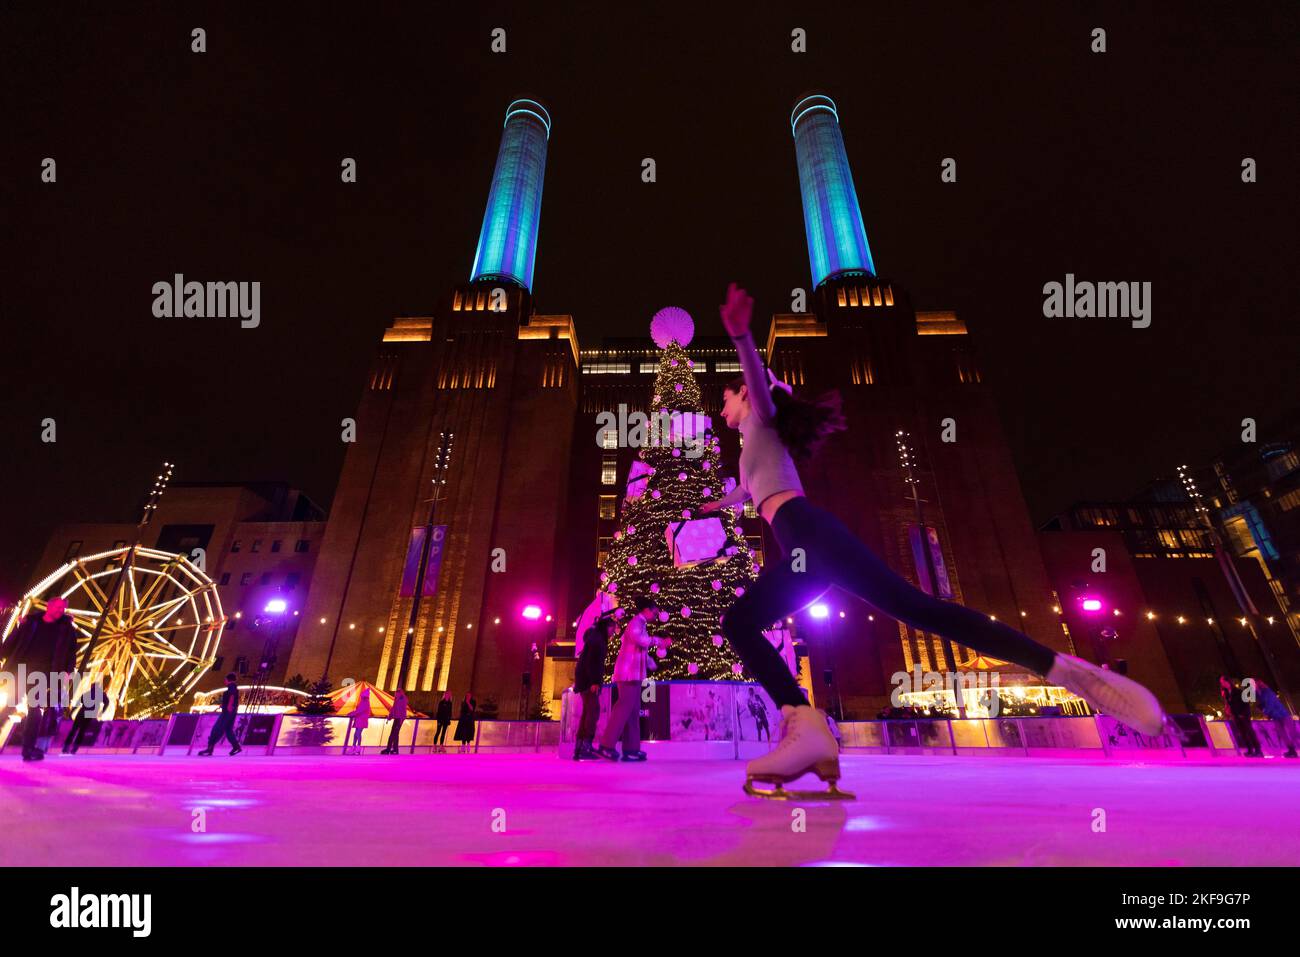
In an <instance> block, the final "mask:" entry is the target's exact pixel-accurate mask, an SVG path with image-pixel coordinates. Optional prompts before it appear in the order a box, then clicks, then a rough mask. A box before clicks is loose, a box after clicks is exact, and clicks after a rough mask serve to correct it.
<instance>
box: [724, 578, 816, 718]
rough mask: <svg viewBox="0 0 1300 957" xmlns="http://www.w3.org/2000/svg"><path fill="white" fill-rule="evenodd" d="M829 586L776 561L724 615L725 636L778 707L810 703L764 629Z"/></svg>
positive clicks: (796, 609)
mask: <svg viewBox="0 0 1300 957" xmlns="http://www.w3.org/2000/svg"><path fill="white" fill-rule="evenodd" d="M828 587H830V586H829V584H828V583H827V582H826V581H825V580H824V579H821V578H818V577H817V576H815V575H810V574H808V573H807V572H796V571H794V569H793V568H792V567H791V565H790V562H789V560H788V559H777V560H776V561H775V562H773V563H772V564H771V565H769V566H768V567H767V568H765V569H763V573H762V574H761V575H760V576H759V577H758V581H756V582H754V584H752V585H750V586H749V589H748V590H747V591H746V592H745V594H743V595H742V596H740V598H738V599H736V603H735V604H733V605H732V606H731V607H730V608H728V609H727V611H726V613H725V614H723V616H722V633H723V634H724V635H725V636H726V638H727V641H729V642H730V643H731V647H732V648H733V649H734V650H735V652H736V654H737V655H738V656H739V658H740V660H741V662H742V663H743V664H744V665H745V669H746V670H747V671H748V672H749V673H750V674H751V675H753V676H754V679H755V680H756V681H757V682H758V683H759V684H761V685H762V686H763V690H764V691H766V692H767V693H768V696H769V697H771V699H772V701H773V702H774V703H775V704H776V706H777V707H778V708H780V707H783V706H785V705H791V706H793V707H798V706H800V705H806V704H807V703H808V701H807V699H806V698H805V697H804V693H803V689H801V688H800V687H799V684H798V682H796V681H795V680H794V676H793V675H791V674H790V668H789V666H788V665H787V664H786V663H785V660H784V659H782V657H781V655H780V654H779V653H778V652H777V650H776V649H775V648H773V647H772V643H771V642H770V641H768V640H767V637H766V636H765V635H764V634H763V629H764V628H770V627H771V626H772V623H773V622H776V621H780V620H781V619H783V618H785V616H786V615H789V614H790V613H791V612H794V611H798V610H799V609H800V608H802V607H803V606H804V605H806V604H808V603H809V602H811V601H813V600H814V599H815V598H816V597H817V596H818V595H820V594H821V593H822V592H824V591H826V589H827V588H828Z"/></svg>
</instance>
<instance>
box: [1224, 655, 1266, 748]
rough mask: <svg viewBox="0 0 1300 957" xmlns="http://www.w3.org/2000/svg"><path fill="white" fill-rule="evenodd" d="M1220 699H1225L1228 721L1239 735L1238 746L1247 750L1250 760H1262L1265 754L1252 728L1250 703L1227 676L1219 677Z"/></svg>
mask: <svg viewBox="0 0 1300 957" xmlns="http://www.w3.org/2000/svg"><path fill="white" fill-rule="evenodd" d="M1219 697H1221V698H1223V706H1224V708H1225V709H1226V710H1227V717H1228V720H1229V721H1231V722H1232V727H1233V730H1234V731H1236V733H1237V746H1238V747H1244V748H1245V749H1246V757H1248V758H1262V757H1263V756H1264V752H1263V751H1261V750H1260V747H1259V738H1257V737H1256V736H1255V729H1254V728H1252V727H1251V726H1250V702H1249V701H1247V700H1246V699H1245V698H1243V697H1242V694H1241V690H1240V689H1239V688H1237V687H1236V686H1235V685H1234V684H1233V682H1232V679H1231V678H1229V677H1228V676H1227V675H1220V676H1219Z"/></svg>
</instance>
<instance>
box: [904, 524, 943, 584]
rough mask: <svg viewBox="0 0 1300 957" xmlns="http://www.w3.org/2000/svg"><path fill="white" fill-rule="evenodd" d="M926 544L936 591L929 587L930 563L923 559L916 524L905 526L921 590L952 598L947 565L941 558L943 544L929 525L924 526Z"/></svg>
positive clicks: (936, 532)
mask: <svg viewBox="0 0 1300 957" xmlns="http://www.w3.org/2000/svg"><path fill="white" fill-rule="evenodd" d="M925 537H926V544H927V545H928V546H929V549H930V562H931V563H932V565H933V568H934V577H935V579H936V580H937V581H938V583H939V589H938V592H937V593H936V591H935V590H934V589H933V588H931V587H930V567H931V566H930V565H927V563H926V561H925V553H924V552H922V551H921V535H920V532H918V530H917V526H915V525H909V526H908V527H907V538H908V540H909V541H910V542H911V544H912V560H913V561H914V562H916V575H917V578H919V579H920V583H921V590H922V591H924V592H926V593H927V594H930V595H934V594H937V595H938V596H939V597H940V598H949V599H950V598H952V597H953V593H952V581H951V580H950V579H949V578H948V566H947V565H946V564H945V563H944V560H943V546H941V545H940V544H939V532H938V530H937V529H934V528H931V527H930V526H929V525H927V526H926V527H925Z"/></svg>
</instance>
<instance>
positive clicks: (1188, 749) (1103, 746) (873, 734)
mask: <svg viewBox="0 0 1300 957" xmlns="http://www.w3.org/2000/svg"><path fill="white" fill-rule="evenodd" d="M216 717H217V716H216V714H214V713H207V714H174V715H171V716H170V717H169V718H167V719H148V720H142V721H133V720H121V721H104V722H100V724H99V727H98V728H96V729H95V732H94V736H93V738H88V739H87V740H86V741H85V742H84V743H83V744H82V745H81V748H80V750H81V751H82V752H84V753H87V754H169V755H176V754H186V755H193V754H196V753H197V752H198V751H200V750H201V749H202V748H204V747H206V745H207V740H208V734H209V733H210V731H211V729H212V726H213V724H214V723H215V721H216ZM1171 717H1172V718H1173V720H1174V722H1175V723H1176V724H1177V725H1178V726H1179V727H1180V729H1181V730H1182V731H1183V735H1182V736H1181V737H1179V736H1177V735H1173V734H1162V735H1155V736H1149V735H1143V734H1139V733H1138V732H1136V731H1134V730H1132V729H1131V728H1128V727H1125V726H1124V725H1122V724H1120V723H1119V722H1117V721H1115V720H1114V719H1113V718H1109V717H1107V716H1105V715H1093V716H1090V717H1068V718H1067V717H1030V718H969V719H965V720H959V719H951V720H949V719H897V720H889V721H845V722H841V723H840V724H839V725H838V731H839V734H840V746H841V748H842V750H843V751H844V752H845V753H848V754H914V755H936V754H940V755H958V756H962V755H970V756H976V755H987V756H1003V757H1005V756H1022V757H1090V756H1103V757H1107V758H1112V757H1113V758H1134V757H1138V756H1141V757H1142V758H1143V759H1172V760H1179V759H1184V758H1192V759H1195V758H1198V757H1212V758H1213V757H1228V756H1238V755H1241V754H1242V753H1244V749H1243V748H1242V747H1240V746H1239V745H1238V744H1237V741H1236V736H1235V734H1234V731H1233V728H1232V725H1231V724H1230V723H1228V722H1225V721H1207V720H1206V719H1205V718H1204V717H1203V716H1201V715H1190V714H1185V715H1173V716H1171ZM1293 720H1294V719H1293ZM71 725H72V722H71V721H70V720H68V719H66V718H65V719H63V720H62V721H60V724H59V733H58V734H57V735H56V736H55V737H54V739H53V741H52V743H51V746H50V750H52V751H57V750H59V749H60V748H61V747H62V745H63V742H64V740H65V738H66V737H67V734H68V732H69V730H70V729H71ZM16 727H17V722H16V721H14V720H9V721H6V722H5V723H4V725H3V727H2V728H0V735H2V736H3V740H2V741H0V754H10V755H17V754H18V753H19V749H18V747H16V746H14V747H9V744H10V739H11V738H13V731H14V729H15V728H16ZM391 727H392V724H391V721H390V719H387V718H372V719H371V720H370V722H369V724H368V726H367V728H366V729H365V730H364V731H363V732H362V737H361V749H362V753H363V754H376V753H378V752H379V751H380V750H382V749H383V748H384V747H386V746H387V743H388V736H389V732H390V729H391ZM455 727H456V723H455V722H452V725H451V727H450V729H449V730H448V734H447V738H448V741H447V744H446V745H445V746H444V748H445V751H446V753H449V754H453V753H458V752H461V751H462V750H463V751H466V752H470V753H492V752H500V753H506V752H530V751H531V752H541V751H550V750H556V751H557V752H558V753H559V754H560V755H561V756H568V755H569V754H571V749H572V747H573V744H572V738H571V737H569V736H568V735H565V734H562V731H564V730H565V728H564V723H563V721H499V720H480V721H477V722H475V726H474V732H475V733H474V740H473V741H471V742H468V743H467V744H466V745H465V747H464V748H463V749H462V747H461V743H460V742H457V741H455V740H454V739H453V738H452V735H453V734H454V733H455ZM352 728H353V720H352V718H351V717H349V716H342V715H319V716H316V715H288V714H253V715H249V714H241V715H240V720H239V723H238V725H237V734H238V736H239V738H240V740H241V742H242V746H243V748H244V749H245V751H246V752H247V753H248V754H253V755H257V754H263V755H273V754H288V755H293V754H338V755H342V754H343V750H344V744H343V742H344V741H345V740H346V739H348V738H349V737H350V735H349V732H350V731H351V730H352ZM1252 728H1253V729H1254V731H1255V733H1256V735H1257V737H1258V738H1259V740H1260V744H1261V745H1262V746H1263V748H1264V751H1265V752H1266V753H1269V754H1275V755H1280V754H1281V753H1282V752H1283V751H1284V750H1285V748H1284V746H1283V745H1282V744H1281V743H1280V742H1279V741H1278V737H1277V729H1276V726H1275V725H1274V724H1273V722H1272V721H1267V720H1264V721H1252ZM436 731H437V722H436V721H435V720H433V719H432V718H409V719H407V720H406V721H405V722H403V724H402V729H401V731H400V732H399V734H398V747H399V753H401V754H429V753H433V752H434V749H435V744H434V737H435V734H436ZM565 738H568V740H565ZM15 740H16V739H15ZM645 746H646V747H647V749H648V750H650V751H651V753H652V754H655V753H657V754H656V756H659V757H665V758H685V759H692V758H722V759H726V758H735V759H748V758H752V757H755V756H757V755H758V754H762V753H764V752H765V751H766V750H767V749H768V747H769V745H768V743H767V742H761V741H743V740H737V739H735V738H732V739H728V740H712V741H662V740H660V741H656V740H647V741H646V742H645ZM224 747H225V742H224V741H222V742H219V743H218V749H223V748H224Z"/></svg>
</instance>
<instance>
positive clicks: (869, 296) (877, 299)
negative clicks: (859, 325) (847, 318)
mask: <svg viewBox="0 0 1300 957" xmlns="http://www.w3.org/2000/svg"><path fill="white" fill-rule="evenodd" d="M835 301H836V305H839V306H848V307H854V306H868V307H870V306H892V305H893V304H894V287H893V286H886V287H885V288H884V289H883V290H882V289H881V288H880V287H879V286H841V287H840V288H839V289H837V290H835Z"/></svg>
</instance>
